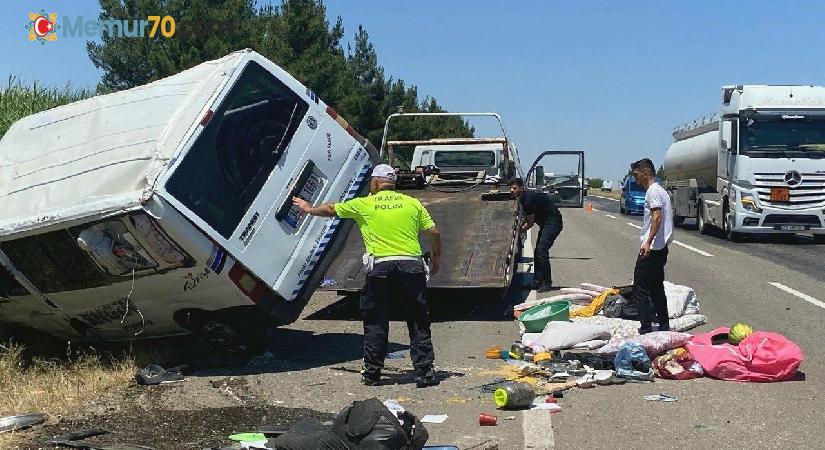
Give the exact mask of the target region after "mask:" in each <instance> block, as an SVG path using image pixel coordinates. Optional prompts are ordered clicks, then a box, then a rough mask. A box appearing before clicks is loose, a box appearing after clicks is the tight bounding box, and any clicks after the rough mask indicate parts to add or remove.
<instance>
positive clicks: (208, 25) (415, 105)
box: [87, 0, 474, 146]
mask: <svg viewBox="0 0 825 450" xmlns="http://www.w3.org/2000/svg"><path fill="white" fill-rule="evenodd" d="M100 6H101V13H100V19H101V20H107V19H113V18H115V19H116V18H124V17H146V16H148V15H160V16H165V15H169V16H171V17H173V18H174V19H175V21H176V22H177V23H180V24H183V25H184V27H183V28H182V29H181V32H180V33H176V34H175V35H174V36H173V37H172V38H163V37H161V36H160V34H159V33H158V34H157V35H156V37H154V38H150V37H144V38H129V37H124V36H118V35H115V34H104V35H103V36H102V39H101V42H94V41H90V42H88V43H87V50H88V53H89V57H90V58H91V60H92V62H93V63H94V65H95V67H97V68H98V69H100V70H102V71H103V78H102V80H101V82H100V84H99V86H98V90H99V91H100V92H111V91H116V90H122V89H128V88H131V87H135V86H140V85H143V84H146V83H149V82H152V81H155V80H158V79H161V78H164V77H168V76H170V75H174V74H176V73H178V72H180V71H183V70H185V69H188V68H190V67H192V66H195V65H197V64H200V63H202V62H204V61H209V60H212V59H217V58H220V57H223V56H225V55H227V54H228V53H231V52H233V51H236V50H240V49H244V48H251V49H253V50H255V51H256V52H258V53H260V54H261V55H263V56H265V57H266V58H268V59H269V60H271V61H273V62H274V63H275V64H277V65H279V66H280V67H282V68H283V69H284V70H286V71H287V72H289V73H290V74H291V75H292V76H294V77H295V78H297V79H298V80H299V81H300V82H302V83H303V84H305V85H306V86H308V87H309V88H310V89H312V90H313V91H315V92H316V93H317V94H318V96H319V97H320V98H322V99H323V100H324V101H325V102H326V103H327V104H329V105H330V106H332V107H333V108H334V109H335V110H336V111H337V112H338V113H339V114H340V115H341V116H343V117H344V118H346V119H347V121H348V122H349V123H350V124H351V125H352V126H353V128H354V129H356V130H357V131H358V132H359V133H361V134H362V135H364V136H365V137H366V138H367V139H369V140H370V141H371V142H372V143H373V144H374V145H376V146H377V145H379V144H380V141H381V136H382V134H383V128H384V121H385V119H386V117H387V116H388V115H390V114H392V113H394V112H396V111H397V109H398V107H403V109H404V111H405V112H420V111H423V112H443V111H445V109H444V108H443V107H442V106H441V105H440V104H439V103H438V101H437V100H436V99H435V98H433V97H430V96H424V97H423V98H422V96H421V95H420V94H419V92H418V87H417V86H415V85H413V84H409V83H407V82H405V80H403V79H402V78H397V77H393V76H391V75H387V74H386V73H385V71H384V68H383V67H382V66H381V65H380V63H379V60H378V53H377V52H376V50H375V47H374V46H373V44H372V42H371V41H370V39H369V34H368V33H367V30H366V29H364V27H363V26H360V25H359V26H358V29H357V31H356V32H355V33H354V37H353V41H352V44H351V45H350V44H347V45H346V48H345V45H344V37H345V30H344V25H343V20H342V18H341V17H340V16H339V17H337V18H336V19H335V21H334V22H330V20H329V19H328V18H327V9H326V6H325V5H324V2H323V1H322V0H283V1H282V2H281V3H280V5H278V6H273V5H271V4H268V5H263V6H259V5H258V4H257V3H256V1H255V0H100ZM398 125H399V126H398V127H394V130H395V133H394V135H395V136H393V138H395V137H399V136H401V135H403V138H404V139H425V138H431V137H468V136H472V135H473V132H474V130H473V129H472V127H470V126H469V124H468V123H467V122H466V121H464V120H461V119H459V118H448V119H446V120H445V119H439V120H432V119H431V118H427V119H420V120H419V119H416V120H409V121H405V122H399V124H398Z"/></svg>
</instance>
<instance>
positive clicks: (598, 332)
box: [521, 320, 610, 351]
mask: <svg viewBox="0 0 825 450" xmlns="http://www.w3.org/2000/svg"><path fill="white" fill-rule="evenodd" d="M595 339H610V328H608V327H607V326H605V325H594V324H589V323H576V322H562V321H558V320H553V321H550V322H548V323H547V325H546V326H545V327H544V331H542V332H541V333H524V335H523V336H522V337H521V343H522V344H524V345H526V346H528V347H530V348H532V349H533V351H542V350H563V349H569V348H573V347H575V346H576V345H579V344H582V343H583V342H587V341H592V340H595Z"/></svg>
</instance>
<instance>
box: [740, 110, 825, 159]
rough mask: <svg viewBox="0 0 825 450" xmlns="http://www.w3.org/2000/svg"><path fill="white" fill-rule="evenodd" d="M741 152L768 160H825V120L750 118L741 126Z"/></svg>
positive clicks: (792, 117)
mask: <svg viewBox="0 0 825 450" xmlns="http://www.w3.org/2000/svg"><path fill="white" fill-rule="evenodd" d="M740 134H741V141H740V149H741V153H742V154H745V155H749V156H755V157H766V158H772V157H773V158H780V157H781V158H791V157H794V158H825V117H822V116H813V117H812V116H807V117H806V116H803V115H782V116H779V115H777V116H764V117H747V118H743V119H742V120H741V125H740Z"/></svg>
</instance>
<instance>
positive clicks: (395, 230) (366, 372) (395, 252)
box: [292, 164, 441, 387]
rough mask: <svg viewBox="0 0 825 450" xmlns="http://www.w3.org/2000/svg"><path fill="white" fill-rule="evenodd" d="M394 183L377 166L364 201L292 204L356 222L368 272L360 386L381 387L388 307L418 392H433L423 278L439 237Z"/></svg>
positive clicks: (434, 267) (390, 172)
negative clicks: (406, 338)
mask: <svg viewBox="0 0 825 450" xmlns="http://www.w3.org/2000/svg"><path fill="white" fill-rule="evenodd" d="M395 181H396V174H395V170H394V169H393V168H392V167H391V166H389V165H387V164H379V165H377V166H375V168H373V170H372V177H371V178H370V195H368V196H367V197H358V198H354V199H352V200H347V201H344V202H341V203H335V204H330V203H325V204H323V205H320V206H315V207H313V206H311V205H310V204H309V203H307V202H306V201H305V200H303V199H301V198H298V197H295V198H293V200H292V201H293V203H294V204H295V205H297V206H298V207H299V208H301V210H302V211H304V212H305V213H308V214H311V215H314V216H321V217H335V216H337V217H340V218H342V219H354V220H355V222H356V223H358V226H359V227H360V229H361V234H362V236H363V237H364V247H365V248H366V250H367V254H366V255H365V263H366V264H367V267H368V273H367V281H366V286H365V287H364V293H363V294H362V296H361V305H360V306H361V315H362V317H363V320H364V369H363V371H362V377H363V381H364V384H366V385H368V386H375V385H378V384H379V383H380V380H381V369H382V368H383V367H384V358H385V357H386V355H387V351H388V340H387V339H388V333H389V327H390V306H391V302H392V303H394V305H392V306H394V307H398V308H399V309H400V311H401V312H402V313H403V314H404V316H405V319H406V321H407V328H408V329H409V332H410V356H411V358H412V360H413V366H414V367H415V382H416V386H418V387H427V386H434V385H437V384H438V383H439V381H438V379H437V378H436V376H435V370H434V368H433V362H434V360H435V353H434V351H433V343H432V339H431V334H430V316H429V305H428V303H427V297H426V288H427V272H429V273H431V274H433V275H435V274H436V273H438V270H439V266H440V259H441V235H440V234H439V232H438V229H437V228H436V226H435V222H433V220H432V218H431V217H430V214H429V213H428V212H427V210H426V209H425V208H424V206H422V205H421V202H420V201H418V200H417V199H415V198H412V197H410V196H407V195H404V194H402V193H400V192H396V191H395ZM421 231H426V232H427V234H428V235H429V238H430V247H431V250H432V257H431V259H430V266H429V267H427V265H426V263H425V262H424V260H423V259H422V252H421V244H420V243H419V241H418V236H419V233H420V232H421Z"/></svg>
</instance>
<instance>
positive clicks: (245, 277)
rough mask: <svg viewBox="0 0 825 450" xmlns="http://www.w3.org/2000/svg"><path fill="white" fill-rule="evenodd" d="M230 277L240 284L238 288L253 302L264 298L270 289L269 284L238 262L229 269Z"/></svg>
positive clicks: (236, 284)
mask: <svg viewBox="0 0 825 450" xmlns="http://www.w3.org/2000/svg"><path fill="white" fill-rule="evenodd" d="M228 275H229V279H230V280H232V282H233V283H235V286H238V289H240V290H241V292H243V293H244V295H246V296H247V297H249V299H250V300H252V302H253V303H259V302H260V301H261V299H263V298H264V295H266V293H267V292H269V289H268V288H267V286H266V285H265V284H264V283H263V282H262V281H261V280H259V279H257V278H256V277H255V276H254V275H252V274H251V273H249V272H248V271H247V270H246V268H245V267H244V266H243V265H241V264H240V263H238V262H236V263H235V264H234V265H233V266H232V268H231V269H229V274H228Z"/></svg>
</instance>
